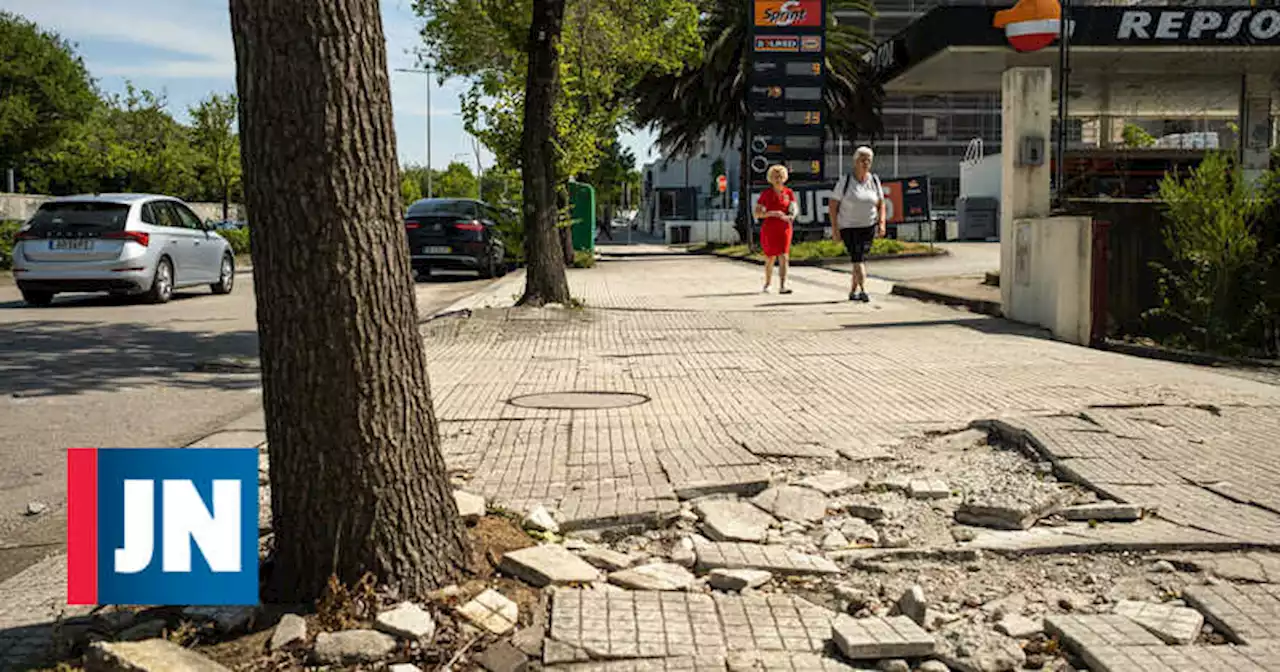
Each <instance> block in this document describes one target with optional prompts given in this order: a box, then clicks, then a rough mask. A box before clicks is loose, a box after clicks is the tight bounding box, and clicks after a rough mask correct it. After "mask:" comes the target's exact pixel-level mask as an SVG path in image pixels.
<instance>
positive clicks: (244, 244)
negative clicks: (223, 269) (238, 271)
mask: <svg viewBox="0 0 1280 672" xmlns="http://www.w3.org/2000/svg"><path fill="white" fill-rule="evenodd" d="M218 235H220V236H222V237H223V238H226V239H227V242H228V243H231V251H232V252H235V253H236V255H237V256H239V255H241V254H249V229H247V228H246V229H229V230H227V231H219V232H218Z"/></svg>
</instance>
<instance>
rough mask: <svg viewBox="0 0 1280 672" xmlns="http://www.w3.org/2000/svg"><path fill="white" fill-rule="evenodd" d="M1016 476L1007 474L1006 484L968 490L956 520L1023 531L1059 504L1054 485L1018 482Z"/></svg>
mask: <svg viewBox="0 0 1280 672" xmlns="http://www.w3.org/2000/svg"><path fill="white" fill-rule="evenodd" d="M1015 478H1016V477H1013V476H1010V477H1009V480H1008V481H1006V482H1005V483H994V484H992V486H991V487H990V488H988V489H984V490H981V491H975V492H971V493H969V495H968V496H967V497H965V500H964V502H963V503H962V504H960V507H959V508H958V509H956V513H955V519H956V522H958V523H962V524H964V525H976V526H978V527H990V528H994V529H997V530H1025V529H1027V528H1030V527H1031V526H1032V525H1034V524H1035V523H1036V521H1038V520H1040V519H1041V518H1044V517H1045V516H1047V515H1049V514H1050V513H1053V512H1054V511H1055V510H1057V509H1058V507H1059V506H1060V505H1061V503H1062V500H1063V495H1062V492H1061V491H1060V490H1059V489H1058V487H1057V486H1055V485H1052V484H1048V483H1042V482H1039V481H1032V482H1025V481H1022V482H1019V481H1016V480H1015Z"/></svg>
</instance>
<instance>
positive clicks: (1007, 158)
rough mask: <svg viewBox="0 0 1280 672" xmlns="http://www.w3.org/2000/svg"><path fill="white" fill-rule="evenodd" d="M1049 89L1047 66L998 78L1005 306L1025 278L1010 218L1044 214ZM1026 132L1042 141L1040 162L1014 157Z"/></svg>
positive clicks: (1026, 258) (1021, 244) (1025, 261)
mask: <svg viewBox="0 0 1280 672" xmlns="http://www.w3.org/2000/svg"><path fill="white" fill-rule="evenodd" d="M1052 90H1053V75H1052V71H1051V70H1050V69H1049V68H1009V69H1008V70H1005V71H1004V76H1003V78H1002V79H1001V85H1000V107H1001V111H1002V114H1003V118H1002V120H1001V127H1000V133H1001V135H1000V164H1001V165H1000V168H1001V185H1000V295H1001V299H1002V300H1003V302H1004V305H1006V306H1008V305H1011V303H1012V292H1013V287H1014V285H1015V284H1024V285H1025V284H1027V283H1030V281H1031V276H1030V268H1029V266H1030V263H1031V250H1030V248H1029V244H1030V242H1029V241H1028V240H1025V239H1020V238H1021V237H1018V236H1015V231H1016V230H1017V229H1016V227H1015V225H1014V222H1015V221H1016V220H1019V219H1027V218H1031V217H1048V216H1049V177H1050V170H1049V158H1050V157H1049V154H1050V152H1051V151H1052V148H1053V144H1054V142H1053V137H1052V136H1051V134H1050V131H1051V130H1052V120H1053V114H1054V111H1053V110H1054V108H1053V104H1052V96H1051V95H1050V94H1051V92H1052ZM1028 136H1038V137H1039V138H1040V139H1041V140H1042V143H1041V145H1040V146H1041V148H1042V151H1043V155H1042V157H1041V158H1042V159H1043V160H1042V161H1041V163H1040V165H1022V164H1021V163H1020V162H1019V154H1020V145H1021V144H1022V138H1024V137H1028ZM1015 238H1019V239H1015Z"/></svg>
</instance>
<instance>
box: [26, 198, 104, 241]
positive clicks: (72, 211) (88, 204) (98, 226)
mask: <svg viewBox="0 0 1280 672" xmlns="http://www.w3.org/2000/svg"><path fill="white" fill-rule="evenodd" d="M128 218H129V206H128V205H124V204H121V203H99V202H93V201H80V202H76V201H62V202H58V201H55V202H52V203H45V204H43V205H41V206H40V209H39V210H36V214H35V215H34V216H33V217H32V218H31V220H30V221H29V222H28V224H29V225H30V230H31V233H33V234H35V235H48V234H53V233H72V234H102V233H110V232H112V231H123V230H124V225H125V221H126V220H127V219H128Z"/></svg>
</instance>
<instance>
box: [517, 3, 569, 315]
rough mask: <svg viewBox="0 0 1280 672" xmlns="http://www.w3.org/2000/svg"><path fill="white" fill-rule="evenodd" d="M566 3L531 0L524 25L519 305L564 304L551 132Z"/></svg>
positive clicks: (565, 292) (565, 289)
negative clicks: (523, 267)
mask: <svg viewBox="0 0 1280 672" xmlns="http://www.w3.org/2000/svg"><path fill="white" fill-rule="evenodd" d="M564 3H565V0H533V22H532V23H531V24H530V25H529V47H528V53H529V73H528V76H527V79H526V82H525V94H524V133H523V137H522V140H521V146H522V148H523V157H522V161H521V163H522V166H521V168H522V170H521V173H522V176H523V180H524V230H525V236H526V238H525V240H526V245H527V255H528V259H527V262H528V270H527V271H526V276H525V287H524V296H523V297H521V298H520V304H521V305H533V306H540V305H543V304H545V303H568V302H569V281H568V280H567V279H566V278H565V271H564V268H565V260H564V252H563V248H562V247H561V238H560V235H561V233H560V231H559V230H558V229H557V228H556V213H557V209H556V184H555V147H554V146H553V144H552V138H553V137H554V134H555V119H554V118H553V116H552V114H553V112H554V110H555V98H556V86H557V84H556V71H557V69H558V67H559V60H560V56H559V53H558V51H557V44H558V43H559V41H560V29H561V27H562V26H563V24H564Z"/></svg>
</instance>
